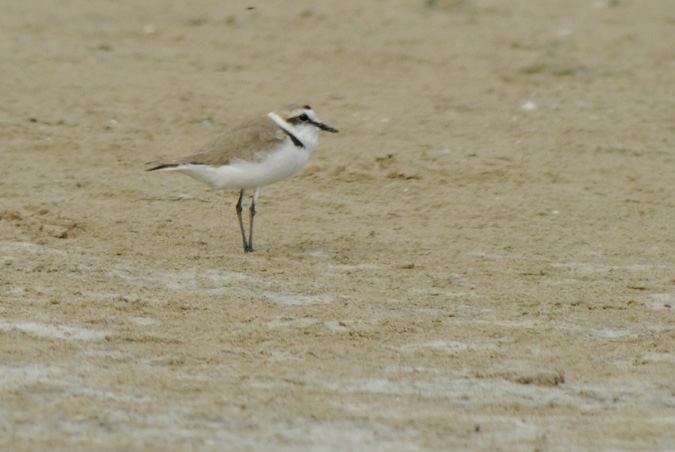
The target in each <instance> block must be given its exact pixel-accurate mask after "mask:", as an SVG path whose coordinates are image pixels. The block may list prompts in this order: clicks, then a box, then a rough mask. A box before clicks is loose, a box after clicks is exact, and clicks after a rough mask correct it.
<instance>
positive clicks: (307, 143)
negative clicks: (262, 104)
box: [267, 112, 319, 152]
mask: <svg viewBox="0 0 675 452" xmlns="http://www.w3.org/2000/svg"><path fill="white" fill-rule="evenodd" d="M267 116H268V117H269V118H270V119H271V120H272V121H274V122H275V123H276V124H277V125H278V126H279V127H281V128H282V129H283V130H285V131H286V132H287V133H289V134H291V135H293V136H294V137H295V138H297V140H298V141H300V143H302V145H303V146H304V147H305V149H307V151H308V152H312V151H313V150H314V149H316V145H317V144H318V143H319V129H318V128H317V127H315V126H313V125H311V124H299V125H293V124H291V123H290V122H288V121H286V120H285V119H283V118H282V117H281V116H279V115H278V114H276V113H274V112H271V113H267Z"/></svg>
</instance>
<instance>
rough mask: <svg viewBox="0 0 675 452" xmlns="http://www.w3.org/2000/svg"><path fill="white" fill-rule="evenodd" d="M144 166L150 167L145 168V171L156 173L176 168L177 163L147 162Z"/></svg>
mask: <svg viewBox="0 0 675 452" xmlns="http://www.w3.org/2000/svg"><path fill="white" fill-rule="evenodd" d="M146 165H150V167H149V168H146V169H145V171H156V170H161V169H164V168H175V167H177V166H178V163H161V162H148V163H146Z"/></svg>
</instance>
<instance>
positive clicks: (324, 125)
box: [310, 120, 339, 133]
mask: <svg viewBox="0 0 675 452" xmlns="http://www.w3.org/2000/svg"><path fill="white" fill-rule="evenodd" d="M310 122H311V123H312V124H314V125H315V126H317V127H318V128H319V129H321V130H325V131H326V132H332V133H338V132H339V130H338V129H334V128H332V127H331V126H327V125H326V124H324V123H322V122H316V121H312V120H310Z"/></svg>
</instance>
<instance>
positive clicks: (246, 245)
mask: <svg viewBox="0 0 675 452" xmlns="http://www.w3.org/2000/svg"><path fill="white" fill-rule="evenodd" d="M244 192H245V190H243V189H242V190H241V193H239V201H237V206H236V209H237V218H239V228H240V229H241V238H242V240H243V241H244V252H245V253H248V251H249V249H248V242H247V241H246V231H245V230H244V221H243V220H242V219H241V210H242V209H241V200H242V199H244Z"/></svg>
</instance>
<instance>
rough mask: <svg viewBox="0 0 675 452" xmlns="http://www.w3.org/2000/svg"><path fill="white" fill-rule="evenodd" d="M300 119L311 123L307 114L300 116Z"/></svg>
mask: <svg viewBox="0 0 675 452" xmlns="http://www.w3.org/2000/svg"><path fill="white" fill-rule="evenodd" d="M299 118H300V119H301V120H303V121H309V117H308V116H307V115H305V114H302V115H300V116H299Z"/></svg>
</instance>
